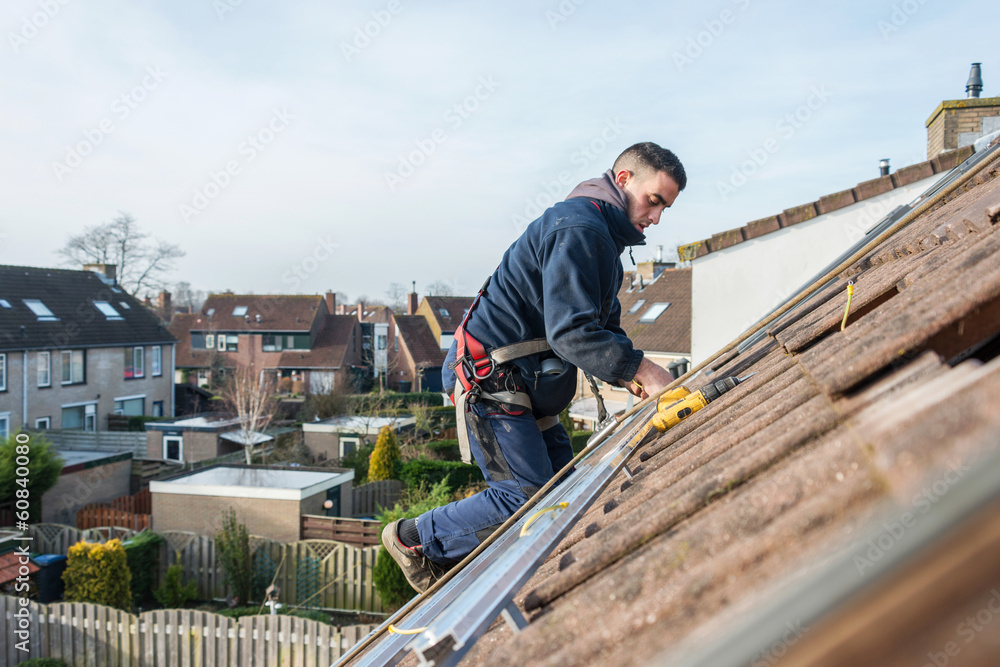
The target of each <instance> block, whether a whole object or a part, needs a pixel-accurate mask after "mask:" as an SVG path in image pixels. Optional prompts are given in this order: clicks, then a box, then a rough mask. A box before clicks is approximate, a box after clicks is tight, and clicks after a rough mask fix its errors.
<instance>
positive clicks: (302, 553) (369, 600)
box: [27, 524, 384, 613]
mask: <svg viewBox="0 0 1000 667" xmlns="http://www.w3.org/2000/svg"><path fill="white" fill-rule="evenodd" d="M158 534H159V535H161V536H162V537H163V538H164V542H163V544H161V545H160V559H159V560H160V571H159V582H160V583H162V582H163V580H164V576H165V575H166V571H167V568H168V567H169V566H170V565H172V564H174V563H175V562H179V563H180V564H181V566H182V568H183V570H184V579H185V581H194V582H195V584H196V585H197V587H198V597H199V599H202V600H211V599H223V598H226V597H228V596H230V595H231V593H232V591H230V590H229V588H228V586H227V585H226V578H225V572H224V570H223V568H222V565H221V564H219V563H217V562H216V554H215V539H214V538H213V537H210V536H207V535H198V534H196V533H189V532H183V531H165V532H162V533H158ZM27 535H28V536H30V537H31V538H32V541H31V543H30V544H31V547H30V548H31V550H32V551H35V552H38V553H55V554H66V553H67V552H68V551H69V547H70V546H72V545H73V544H76V543H77V542H79V541H81V540H83V541H87V542H106V541H108V540H109V539H112V538H116V537H117V538H119V539H122V540H125V539H128V538H129V537H132V536H133V535H135V531H132V530H128V529H124V528H92V529H89V530H78V529H76V528H73V527H72V526H64V525H60V524H35V525H33V526H31V527H30V528H29V530H28V533H27ZM250 549H251V551H252V552H253V553H254V564H255V576H256V578H257V580H258V582H263V585H262V586H261V588H264V587H266V586H267V585H268V584H270V583H271V581H274V582H275V584H276V585H278V586H279V587H280V589H281V597H280V601H281V602H282V603H284V604H288V605H304V606H309V607H324V608H328V609H344V610H357V611H367V612H375V613H382V612H383V611H384V608H383V606H382V599H381V598H380V597H379V595H378V592H377V591H376V590H375V582H374V580H373V577H372V573H373V571H374V569H375V559H376V557H377V556H378V550H379V547H377V546H368V547H358V546H353V545H350V544H344V543H342V542H335V541H331V540H302V541H299V542H291V543H285V542H275V541H273V540H268V539H265V538H261V537H254V536H251V538H250Z"/></svg>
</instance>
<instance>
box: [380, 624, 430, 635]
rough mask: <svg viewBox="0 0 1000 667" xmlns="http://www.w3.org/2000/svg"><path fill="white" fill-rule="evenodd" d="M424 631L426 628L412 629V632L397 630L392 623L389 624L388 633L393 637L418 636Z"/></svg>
mask: <svg viewBox="0 0 1000 667" xmlns="http://www.w3.org/2000/svg"><path fill="white" fill-rule="evenodd" d="M426 629H427V628H413V629H412V630H403V629H401V628H397V627H396V626H395V625H393V624H392V623H390V624H389V632H391V633H392V634H394V635H419V634H420V633H421V632H423V631H424V630H426Z"/></svg>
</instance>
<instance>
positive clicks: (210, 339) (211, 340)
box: [205, 334, 215, 350]
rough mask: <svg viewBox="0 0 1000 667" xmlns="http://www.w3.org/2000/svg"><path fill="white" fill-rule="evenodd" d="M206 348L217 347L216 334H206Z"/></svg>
mask: <svg viewBox="0 0 1000 667" xmlns="http://www.w3.org/2000/svg"><path fill="white" fill-rule="evenodd" d="M205 349H206V350H212V349H215V334H205Z"/></svg>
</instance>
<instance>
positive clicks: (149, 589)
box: [122, 531, 163, 607]
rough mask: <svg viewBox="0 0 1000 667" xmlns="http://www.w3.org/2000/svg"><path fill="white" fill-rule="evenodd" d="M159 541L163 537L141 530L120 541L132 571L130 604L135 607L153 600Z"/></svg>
mask: <svg viewBox="0 0 1000 667" xmlns="http://www.w3.org/2000/svg"><path fill="white" fill-rule="evenodd" d="M161 542H163V538H162V537H160V536H159V535H157V534H156V533H151V532H149V531H143V532H141V533H139V534H138V535H136V536H135V537H133V538H131V539H128V540H125V542H123V543H122V545H123V546H124V547H125V558H126V559H127V561H128V569H129V570H130V571H131V572H132V604H134V605H135V606H136V607H140V606H147V605H148V604H150V603H152V602H153V601H154V599H153V589H154V588H155V587H156V579H157V572H159V571H160V543H161Z"/></svg>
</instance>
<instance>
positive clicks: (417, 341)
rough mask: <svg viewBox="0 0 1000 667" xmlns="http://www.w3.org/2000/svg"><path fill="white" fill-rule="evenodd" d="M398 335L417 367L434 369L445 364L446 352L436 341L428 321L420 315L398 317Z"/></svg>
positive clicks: (396, 317)
mask: <svg viewBox="0 0 1000 667" xmlns="http://www.w3.org/2000/svg"><path fill="white" fill-rule="evenodd" d="M395 319H396V335H397V336H399V337H400V338H402V339H403V344H404V345H406V349H407V350H409V351H410V356H411V357H412V358H413V364H414V366H416V367H418V368H419V367H434V366H440V365H441V364H443V363H444V352H443V351H442V350H441V346H440V345H439V344H438V341H436V340H435V339H434V332H433V331H431V328H430V326H428V324H427V320H426V319H425V318H424V317H422V316H420V315H396V316H395Z"/></svg>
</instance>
